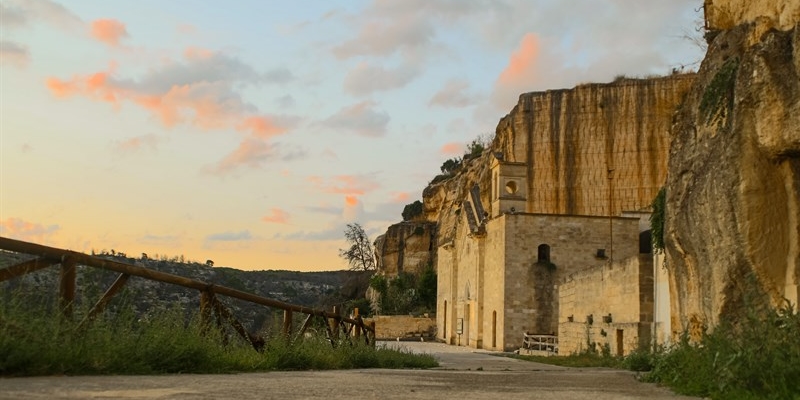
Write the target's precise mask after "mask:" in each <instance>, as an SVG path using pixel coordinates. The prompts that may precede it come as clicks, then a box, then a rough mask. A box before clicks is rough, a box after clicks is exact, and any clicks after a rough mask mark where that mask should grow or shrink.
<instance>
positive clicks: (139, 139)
mask: <svg viewBox="0 0 800 400" xmlns="http://www.w3.org/2000/svg"><path fill="white" fill-rule="evenodd" d="M158 142H159V138H158V136H156V135H154V134H152V133H150V134H147V135H140V136H134V137H132V138H128V139H125V140H123V141H121V142H117V143H115V144H114V148H115V149H116V150H119V151H122V152H134V151H138V150H141V149H143V148H145V147H147V148H150V149H151V150H155V149H156V147H157V146H158Z"/></svg>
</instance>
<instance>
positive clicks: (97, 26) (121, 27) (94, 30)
mask: <svg viewBox="0 0 800 400" xmlns="http://www.w3.org/2000/svg"><path fill="white" fill-rule="evenodd" d="M91 34H92V37H94V38H95V39H97V40H99V41H101V42H103V43H105V44H107V45H109V46H114V47H116V46H119V44H120V43H119V41H120V40H121V39H122V38H124V37H127V36H128V31H127V30H126V29H125V24H123V23H122V22H119V21H117V20H115V19H98V20H95V21H92V25H91Z"/></svg>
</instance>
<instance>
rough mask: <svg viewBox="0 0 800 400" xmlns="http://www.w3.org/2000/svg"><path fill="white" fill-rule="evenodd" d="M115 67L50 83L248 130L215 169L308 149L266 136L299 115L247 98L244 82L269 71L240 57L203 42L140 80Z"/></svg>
mask: <svg viewBox="0 0 800 400" xmlns="http://www.w3.org/2000/svg"><path fill="white" fill-rule="evenodd" d="M114 70H115V69H114V68H111V70H109V71H100V72H96V73H93V74H88V75H75V76H73V77H72V78H69V79H60V78H56V77H50V78H48V79H47V80H46V85H47V87H48V88H49V89H50V92H51V93H52V94H53V95H54V96H55V97H57V98H68V97H71V96H85V97H87V98H90V99H93V100H96V101H100V102H106V103H109V104H111V105H113V106H114V107H115V108H120V107H122V106H123V105H124V104H133V105H135V106H137V107H140V108H142V109H144V110H147V111H149V112H150V113H151V114H152V115H153V116H154V117H156V118H157V119H158V120H159V121H160V122H161V124H162V125H164V126H165V127H173V126H176V125H179V124H191V125H192V126H194V127H196V128H199V129H202V130H235V131H239V132H242V133H245V134H246V137H245V138H244V139H242V141H241V142H240V144H239V146H238V148H237V149H236V150H234V151H233V152H232V153H230V154H228V155H227V156H225V157H224V158H223V159H222V160H220V161H219V163H218V165H217V166H216V167H215V168H212V170H213V171H214V172H229V171H232V170H233V169H235V168H236V167H238V166H240V165H247V166H249V167H252V168H258V167H261V166H262V165H263V163H264V162H266V161H268V160H271V159H291V158H296V157H298V156H300V155H302V153H303V152H300V151H293V152H289V153H287V154H280V153H279V152H278V150H279V146H277V145H275V144H273V143H270V142H268V141H267V139H271V138H273V137H274V136H277V135H281V134H284V133H286V132H287V130H288V127H289V126H291V125H294V124H295V123H296V122H297V118H293V117H287V116H277V117H276V116H268V115H264V114H261V113H259V111H258V109H257V107H255V106H254V105H252V104H249V103H247V102H246V101H245V100H244V99H243V98H242V94H241V90H242V88H243V87H245V86H247V85H252V84H258V83H259V82H264V81H266V80H268V79H272V78H275V77H271V78H270V77H265V75H263V74H259V73H257V72H256V71H255V70H254V69H253V68H252V67H250V66H249V65H246V64H244V63H242V62H241V61H239V60H238V59H236V58H233V57H230V56H228V55H225V54H223V53H220V52H214V51H211V50H207V49H202V48H188V49H186V51H184V54H183V59H182V60H180V61H178V62H169V63H167V64H166V65H163V66H161V67H160V68H157V69H151V70H150V71H148V73H146V74H145V75H144V76H143V77H142V78H141V79H139V80H131V79H122V78H119V77H117V76H116V74H115V73H114Z"/></svg>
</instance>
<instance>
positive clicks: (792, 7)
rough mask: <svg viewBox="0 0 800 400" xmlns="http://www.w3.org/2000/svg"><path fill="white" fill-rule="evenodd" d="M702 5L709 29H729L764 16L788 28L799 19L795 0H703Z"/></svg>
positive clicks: (799, 12) (797, 4)
mask: <svg viewBox="0 0 800 400" xmlns="http://www.w3.org/2000/svg"><path fill="white" fill-rule="evenodd" d="M703 7H704V8H705V16H706V26H707V27H708V28H709V29H723V30H724V29H731V28H733V27H735V26H736V25H739V24H742V23H745V22H753V21H755V20H756V19H764V18H766V19H768V20H770V21H771V22H770V23H771V25H772V26H774V27H776V28H778V29H781V30H788V29H792V28H793V27H794V24H796V23H797V21H798V20H800V1H797V0H705V2H704V5H703Z"/></svg>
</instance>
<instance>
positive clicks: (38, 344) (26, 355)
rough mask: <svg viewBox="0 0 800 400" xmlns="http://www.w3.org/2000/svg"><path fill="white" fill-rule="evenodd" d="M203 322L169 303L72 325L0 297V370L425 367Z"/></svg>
mask: <svg viewBox="0 0 800 400" xmlns="http://www.w3.org/2000/svg"><path fill="white" fill-rule="evenodd" d="M223 342H224V341H223V338H222V333H220V331H219V330H216V329H206V330H203V329H202V327H201V324H200V322H199V320H198V318H196V317H190V318H188V319H187V317H186V316H185V313H184V311H183V310H181V309H179V308H174V309H171V310H165V311H161V312H156V313H155V314H154V315H151V316H149V317H148V318H139V317H138V316H136V315H135V314H134V313H133V312H130V313H125V312H123V313H121V314H118V315H116V316H115V317H113V318H111V317H107V318H106V317H101V318H98V319H96V320H95V321H93V322H92V323H91V324H89V325H87V326H86V327H85V328H82V329H79V328H78V324H77V323H76V322H73V321H68V320H66V319H65V318H63V317H62V316H61V314H60V313H58V312H54V311H47V310H46V309H45V308H44V307H31V306H30V305H21V304H14V303H13V302H12V303H9V302H3V301H2V300H0V376H34V375H104V374H126V375H139V374H171V373H200V374H204V373H233V372H256V371H275V370H308V369H317V370H322V369H350V368H431V367H435V366H437V363H436V361H435V359H434V358H433V357H432V356H429V355H415V354H411V353H410V352H405V351H398V350H390V349H382V348H374V347H371V346H367V345H363V344H354V345H350V344H349V343H346V342H344V343H340V344H339V345H338V346H336V347H335V348H334V347H333V346H331V344H330V342H328V341H327V340H325V339H324V338H320V337H311V338H305V339H303V340H298V341H295V342H293V343H289V342H288V341H287V340H286V339H284V338H283V337H275V338H272V340H269V341H268V343H267V346H266V348H265V351H264V352H261V353H259V352H256V351H255V350H253V349H252V347H250V346H249V344H248V343H246V342H244V341H243V340H239V339H238V337H235V338H234V337H231V338H230V340H229V341H228V342H229V343H228V344H227V345H223Z"/></svg>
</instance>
